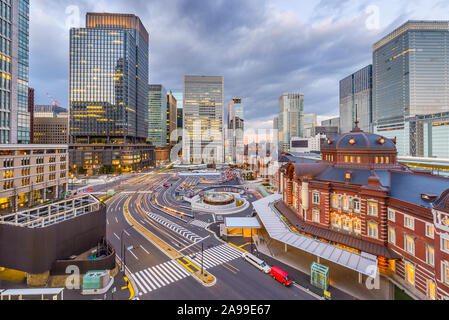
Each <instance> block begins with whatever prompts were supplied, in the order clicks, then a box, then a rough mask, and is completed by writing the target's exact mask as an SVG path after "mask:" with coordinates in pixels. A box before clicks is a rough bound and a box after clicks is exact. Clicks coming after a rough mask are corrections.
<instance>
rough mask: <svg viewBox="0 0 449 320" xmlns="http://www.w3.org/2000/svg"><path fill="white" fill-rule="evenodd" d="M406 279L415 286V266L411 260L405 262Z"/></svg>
mask: <svg viewBox="0 0 449 320" xmlns="http://www.w3.org/2000/svg"><path fill="white" fill-rule="evenodd" d="M405 280H407V282H408V283H409V284H410V285H412V286H415V266H414V265H412V264H411V263H409V262H406V263H405Z"/></svg>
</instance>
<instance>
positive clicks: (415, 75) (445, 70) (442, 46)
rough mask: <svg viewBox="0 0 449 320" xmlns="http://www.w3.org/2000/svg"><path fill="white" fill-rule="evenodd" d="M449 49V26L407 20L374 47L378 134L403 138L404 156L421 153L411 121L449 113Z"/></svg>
mask: <svg viewBox="0 0 449 320" xmlns="http://www.w3.org/2000/svg"><path fill="white" fill-rule="evenodd" d="M448 47H449V22H448V21H408V22H407V23H405V24H404V25H402V26H401V27H399V28H398V29H396V30H394V31H393V32H392V33H390V34H389V35H387V36H386V37H384V38H383V39H381V40H380V41H379V42H377V43H376V44H375V45H374V54H373V76H374V83H373V113H374V121H375V126H376V128H375V132H377V133H379V134H384V135H386V136H404V135H405V137H404V138H403V139H404V140H405V141H404V142H403V145H399V143H400V141H399V139H398V151H399V154H400V155H413V154H416V152H417V150H416V146H415V143H414V142H413V141H414V137H413V136H412V135H413V134H414V132H415V131H414V130H413V128H408V127H407V126H408V125H409V122H408V120H407V119H408V118H410V117H415V116H418V115H428V114H434V113H439V112H444V111H447V110H449V54H448V52H447V48H448ZM410 129H411V131H409V130H410ZM402 132H405V133H404V134H402ZM406 132H410V136H409V137H407V133H406ZM401 151H402V152H401Z"/></svg>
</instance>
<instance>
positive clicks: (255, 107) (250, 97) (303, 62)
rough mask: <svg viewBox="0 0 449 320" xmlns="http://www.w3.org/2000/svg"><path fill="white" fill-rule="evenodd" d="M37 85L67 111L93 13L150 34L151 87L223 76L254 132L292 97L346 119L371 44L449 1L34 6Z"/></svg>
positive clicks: (444, 11) (40, 98)
mask: <svg viewBox="0 0 449 320" xmlns="http://www.w3.org/2000/svg"><path fill="white" fill-rule="evenodd" d="M30 2H31V16H30V19H31V21H30V28H31V36H30V42H31V47H30V86H31V87H33V88H35V90H36V103H37V104H49V103H50V101H49V99H48V97H47V96H46V93H47V92H48V93H50V94H51V95H52V96H53V97H54V98H55V99H56V100H58V101H59V102H60V103H61V105H63V106H64V107H67V105H68V57H69V36H68V34H69V28H70V27H83V26H84V24H85V13H86V12H114V13H133V14H136V15H138V16H139V17H140V18H141V19H142V21H143V23H144V25H145V26H146V28H147V30H148V31H149V33H150V42H151V43H150V82H151V83H161V84H163V85H164V86H165V87H166V88H168V89H177V88H182V76H183V75H186V74H189V75H223V76H224V77H225V98H226V101H228V100H230V99H231V98H232V97H234V96H238V97H242V98H244V99H245V107H246V110H245V117H246V119H247V127H249V128H251V129H257V128H261V129H263V128H271V127H272V119H273V118H274V117H275V116H276V114H277V108H278V98H279V96H280V95H281V94H282V93H283V92H300V93H303V94H305V111H306V112H307V113H309V112H315V113H317V114H318V115H320V119H324V118H326V117H329V116H336V115H338V104H339V103H338V94H339V80H341V79H342V78H344V77H345V76H347V75H349V74H350V73H352V72H354V71H356V70H358V69H359V68H362V67H364V66H366V65H368V64H370V63H371V60H372V45H373V43H374V42H376V41H377V40H379V39H380V38H381V37H382V36H384V35H386V34H387V33H389V32H391V31H392V30H393V29H394V28H396V27H398V26H399V25H401V24H402V23H404V22H406V21H407V20H410V19H429V20H430V19H431V20H443V19H449V18H448V17H449V1H447V0H422V1H421V0H379V1H366V0H365V1H364V0H307V1H306V0H151V1H147V0H126V1H124V0H79V1H70V0H69V1H67V0H31V1H30Z"/></svg>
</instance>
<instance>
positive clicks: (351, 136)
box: [322, 128, 396, 151]
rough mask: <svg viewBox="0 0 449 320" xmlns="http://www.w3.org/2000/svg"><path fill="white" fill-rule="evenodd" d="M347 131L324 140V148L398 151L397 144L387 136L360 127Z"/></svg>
mask: <svg viewBox="0 0 449 320" xmlns="http://www.w3.org/2000/svg"><path fill="white" fill-rule="evenodd" d="M357 129H358V128H356V129H355V130H353V131H351V132H349V133H345V134H343V135H341V136H337V137H335V138H332V139H328V140H327V141H325V142H324V144H323V147H322V150H323V151H325V150H345V151H351V150H354V151H359V150H373V151H396V144H395V143H394V142H393V141H392V140H390V139H388V138H385V137H382V136H380V135H377V134H373V133H367V132H363V131H361V130H360V129H359V130H357Z"/></svg>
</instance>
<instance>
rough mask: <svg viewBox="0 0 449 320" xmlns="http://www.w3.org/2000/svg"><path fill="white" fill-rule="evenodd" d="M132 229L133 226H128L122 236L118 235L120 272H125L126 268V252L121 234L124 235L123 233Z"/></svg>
mask: <svg viewBox="0 0 449 320" xmlns="http://www.w3.org/2000/svg"><path fill="white" fill-rule="evenodd" d="M132 228H134V226H133V225H131V226H129V227H128V228H126V229H123V231H122V234H121V235H120V250H121V257H120V258H121V259H122V272H124V271H125V268H126V251H125V243H124V241H123V233H125V231H128V230H129V229H132Z"/></svg>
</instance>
